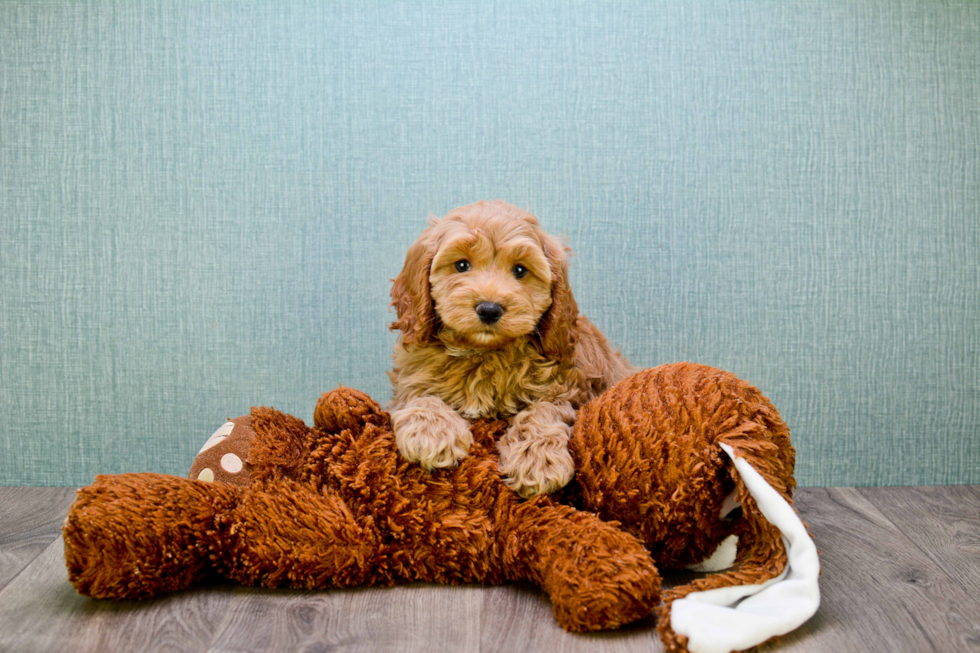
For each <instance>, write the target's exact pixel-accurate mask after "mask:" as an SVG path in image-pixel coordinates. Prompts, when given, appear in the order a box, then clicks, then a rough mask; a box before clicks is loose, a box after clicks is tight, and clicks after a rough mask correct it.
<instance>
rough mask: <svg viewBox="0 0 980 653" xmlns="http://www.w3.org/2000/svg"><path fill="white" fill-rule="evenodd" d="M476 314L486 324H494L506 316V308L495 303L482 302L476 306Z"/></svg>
mask: <svg viewBox="0 0 980 653" xmlns="http://www.w3.org/2000/svg"><path fill="white" fill-rule="evenodd" d="M475 310H476V314H477V316H478V317H479V318H480V321H481V322H483V323H484V324H493V323H494V322H496V321H497V320H499V319H500V316H501V315H503V314H504V307H503V306H501V305H500V304H495V303H493V302H480V303H479V304H477V305H476V309H475Z"/></svg>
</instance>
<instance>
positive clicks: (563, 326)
mask: <svg viewBox="0 0 980 653" xmlns="http://www.w3.org/2000/svg"><path fill="white" fill-rule="evenodd" d="M536 231H537V232H538V238H539V239H540V240H541V246H542V249H544V255H545V257H546V258H547V259H548V263H549V265H550V266H551V307H550V308H549V309H548V310H547V311H546V312H545V314H544V315H543V316H542V317H541V320H540V321H539V322H538V330H537V331H538V337H539V338H540V340H541V348H542V349H543V350H544V353H545V355H546V356H548V357H549V358H552V359H555V360H558V361H563V362H564V361H569V360H571V359H572V357H573V356H574V355H575V343H576V342H577V340H578V305H577V304H576V303H575V297H574V296H573V295H572V287H571V285H569V283H568V253H569V252H570V251H571V250H570V249H568V248H567V247H565V246H564V245H563V244H562V243H561V242H560V241H558V240H557V239H556V238H554V237H553V236H549V235H548V234H546V233H544V231H543V230H541V229H540V228H536Z"/></svg>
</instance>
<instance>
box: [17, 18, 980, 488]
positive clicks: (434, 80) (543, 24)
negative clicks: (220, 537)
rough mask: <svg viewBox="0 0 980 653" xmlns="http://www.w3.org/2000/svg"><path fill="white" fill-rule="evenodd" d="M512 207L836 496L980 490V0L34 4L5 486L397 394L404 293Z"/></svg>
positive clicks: (598, 300)
mask: <svg viewBox="0 0 980 653" xmlns="http://www.w3.org/2000/svg"><path fill="white" fill-rule="evenodd" d="M525 5H531V6H525ZM708 5H710V6H708ZM483 198H487V199H493V198H503V199H506V200H508V201H511V202H513V203H517V204H520V205H522V206H525V207H527V208H529V209H530V210H531V211H533V212H534V213H536V214H537V215H538V216H539V217H540V219H541V221H542V222H543V223H544V225H545V226H546V227H547V228H548V229H549V230H550V231H552V232H556V233H563V234H565V235H566V237H567V239H568V242H569V244H570V245H571V246H572V248H573V249H574V250H575V252H576V254H577V256H576V258H575V259H574V262H573V276H572V281H573V287H574V289H575V291H576V296H577V298H578V301H579V305H580V306H581V308H582V309H583V311H584V312H586V313H587V314H588V315H589V316H590V317H591V318H593V320H594V321H595V322H596V323H597V324H598V325H599V326H600V327H601V328H602V329H604V330H605V332H606V333H607V334H608V335H609V336H610V338H611V339H612V340H613V341H614V342H615V343H616V344H618V345H619V346H620V347H622V348H623V350H624V352H625V353H627V354H628V355H629V356H630V357H631V358H632V359H633V361H634V362H635V363H637V364H641V365H655V364H659V363H662V362H668V361H675V360H694V361H699V362H703V363H708V364H711V365H716V366H720V367H723V368H726V369H729V370H731V371H733V372H736V373H737V374H739V375H741V376H742V377H744V378H746V379H748V380H750V381H752V382H753V383H755V384H756V385H758V386H759V387H760V388H761V389H762V390H763V391H764V392H765V393H766V394H767V395H769V396H770V398H771V399H772V400H773V401H774V402H775V403H776V405H777V406H778V407H779V409H780V410H781V412H782V413H783V416H784V417H785V418H786V420H787V422H789V424H790V426H791V428H792V430H793V434H794V439H795V443H796V446H797V450H798V452H799V458H798V461H799V462H798V473H797V476H798V479H799V481H800V483H801V484H802V485H894V484H932V483H980V433H978V424H980V419H978V418H980V320H978V318H980V308H978V304H980V3H976V2H972V1H964V2H948V3H945V2H944V3H940V2H934V1H932V0H919V1H892V0H866V1H857V0H855V1H852V2H846V1H845V2H828V3H824V2H808V1H807V2H804V1H801V0H789V1H779V2H718V3H701V2H675V1H672V0H671V1H667V0H664V1H662V2H636V3H626V2H620V3H591V2H588V3H568V2H564V1H557V0H556V1H554V2H546V3H525V2H519V1H514V2H511V1H503V2H493V3H474V2H437V3H426V4H424V5H423V4H422V3H414V2H411V3H387V2H384V3H374V2H360V1H359V2H336V3H327V2H323V3H320V2H312V1H297V2H280V1H278V0H276V1H270V2H246V3H217V2H215V3H203V2H190V1H184V0H164V1H162V2H154V3H145V4H144V3H138V2H130V1H120V2H107V1H104V0H96V1H93V2H87V3H82V2H2V3H0V274H2V291H3V294H2V299H0V409H2V412H3V421H2V425H0V483H4V484H38V485H45V484H52V485H67V484H75V485H79V484H85V483H88V482H90V481H91V480H92V478H93V476H94V475H95V474H97V473H104V472H109V473H115V472H122V471H142V470H151V471H160V472H170V473H184V472H185V471H186V470H187V468H188V467H189V464H190V461H191V460H192V458H193V456H194V454H195V453H196V451H197V449H198V448H199V446H200V445H201V443H202V442H203V440H204V439H205V438H206V437H207V436H208V435H209V434H210V433H211V432H212V431H213V430H214V428H215V427H216V426H217V425H218V424H219V423H220V422H221V421H222V420H223V419H224V418H225V417H228V416H234V415H238V414H242V413H244V412H246V411H247V410H248V407H249V406H250V405H251V404H266V405H274V406H276V407H278V408H281V409H283V410H286V411H289V412H292V413H295V414H297V415H299V416H301V417H303V418H304V419H307V420H309V419H310V417H311V415H312V408H313V404H314V402H315V400H316V398H317V397H318V396H319V394H320V392H322V391H324V390H328V389H330V388H332V387H335V386H336V385H338V384H341V383H342V384H344V385H349V386H354V387H358V388H361V389H364V390H366V391H369V392H370V393H372V394H374V395H375V396H377V397H379V398H382V399H387V398H388V397H389V396H390V391H389V388H388V382H387V378H386V377H385V374H384V372H385V370H386V369H387V368H388V365H389V360H390V349H391V345H392V343H393V342H394V337H393V335H392V334H390V333H388V331H387V330H386V328H385V325H386V323H387V322H389V321H390V320H391V319H392V317H393V316H392V315H391V314H389V313H388V312H387V304H388V296H387V293H388V288H389V280H390V279H391V278H392V277H393V276H395V274H396V273H397V272H398V269H399V268H400V265H401V262H402V260H403V257H404V251H405V249H406V248H407V247H408V245H409V244H410V243H411V242H412V240H413V239H414V238H415V236H416V235H417V234H418V232H419V231H420V230H421V228H422V227H423V226H424V221H425V218H426V216H427V214H429V213H430V212H431V213H436V214H440V215H441V214H443V213H445V212H446V211H448V210H449V209H451V208H453V207H454V206H457V205H460V204H465V203H469V202H471V201H474V200H477V199H483Z"/></svg>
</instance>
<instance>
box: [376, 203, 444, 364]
mask: <svg viewBox="0 0 980 653" xmlns="http://www.w3.org/2000/svg"><path fill="white" fill-rule="evenodd" d="M435 224H436V223H435V221H434V219H430V221H429V227H428V228H427V229H426V230H425V231H423V232H422V235H421V236H419V238H418V240H416V241H415V242H414V243H413V244H412V246H411V247H409V248H408V254H406V255H405V265H404V266H403V267H402V271H401V272H400V273H399V275H398V276H397V277H395V278H394V279H393V282H394V283H393V285H392V286H391V306H394V307H395V312H397V313H398V320H396V321H395V322H392V323H391V324H390V325H389V326H388V328H389V329H391V330H392V331H394V330H395V329H398V330H399V331H401V332H402V343H403V344H407V345H410V344H423V343H426V342H432V341H434V340H435V334H436V331H437V330H438V328H439V324H438V322H439V317H438V316H437V315H436V310H435V306H433V304H432V295H431V294H430V293H429V271H430V269H431V267H432V259H433V258H434V257H435V253H436V239H435V238H434V237H433V233H432V232H433V227H434V226H435Z"/></svg>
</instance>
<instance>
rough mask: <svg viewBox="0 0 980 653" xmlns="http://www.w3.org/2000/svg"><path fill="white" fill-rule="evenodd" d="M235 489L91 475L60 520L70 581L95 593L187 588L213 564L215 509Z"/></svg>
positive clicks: (229, 501)
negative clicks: (63, 522) (211, 547)
mask: <svg viewBox="0 0 980 653" xmlns="http://www.w3.org/2000/svg"><path fill="white" fill-rule="evenodd" d="M239 493H240V490H239V489H237V488H234V487H232V486H228V485H220V484H215V483H198V482H195V481H190V480H188V479H183V478H178V477H175V476H165V475H161V474H120V475H117V476H98V477H96V479H95V483H93V484H92V485H90V486H88V487H86V488H84V489H82V490H80V491H79V493H78V498H77V499H76V500H75V503H74V504H72V506H71V508H70V509H69V511H68V516H67V517H66V518H65V524H64V528H63V529H62V534H63V537H64V541H65V564H66V565H67V567H68V579H69V580H70V581H71V583H72V585H74V586H75V589H76V590H78V592H79V593H80V594H84V595H86V596H91V597H93V598H115V599H141V598H150V597H153V596H157V595H158V594H161V593H164V592H172V591H174V590H179V589H183V588H186V587H188V586H190V585H191V584H193V583H195V582H197V581H199V580H201V579H203V578H204V577H205V576H206V575H207V573H208V571H209V569H210V567H211V565H210V561H209V543H210V539H211V535H212V533H213V524H214V517H215V514H216V512H218V511H220V510H222V509H223V506H230V505H233V504H234V502H235V501H236V498H237V495H238V494H239Z"/></svg>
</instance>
